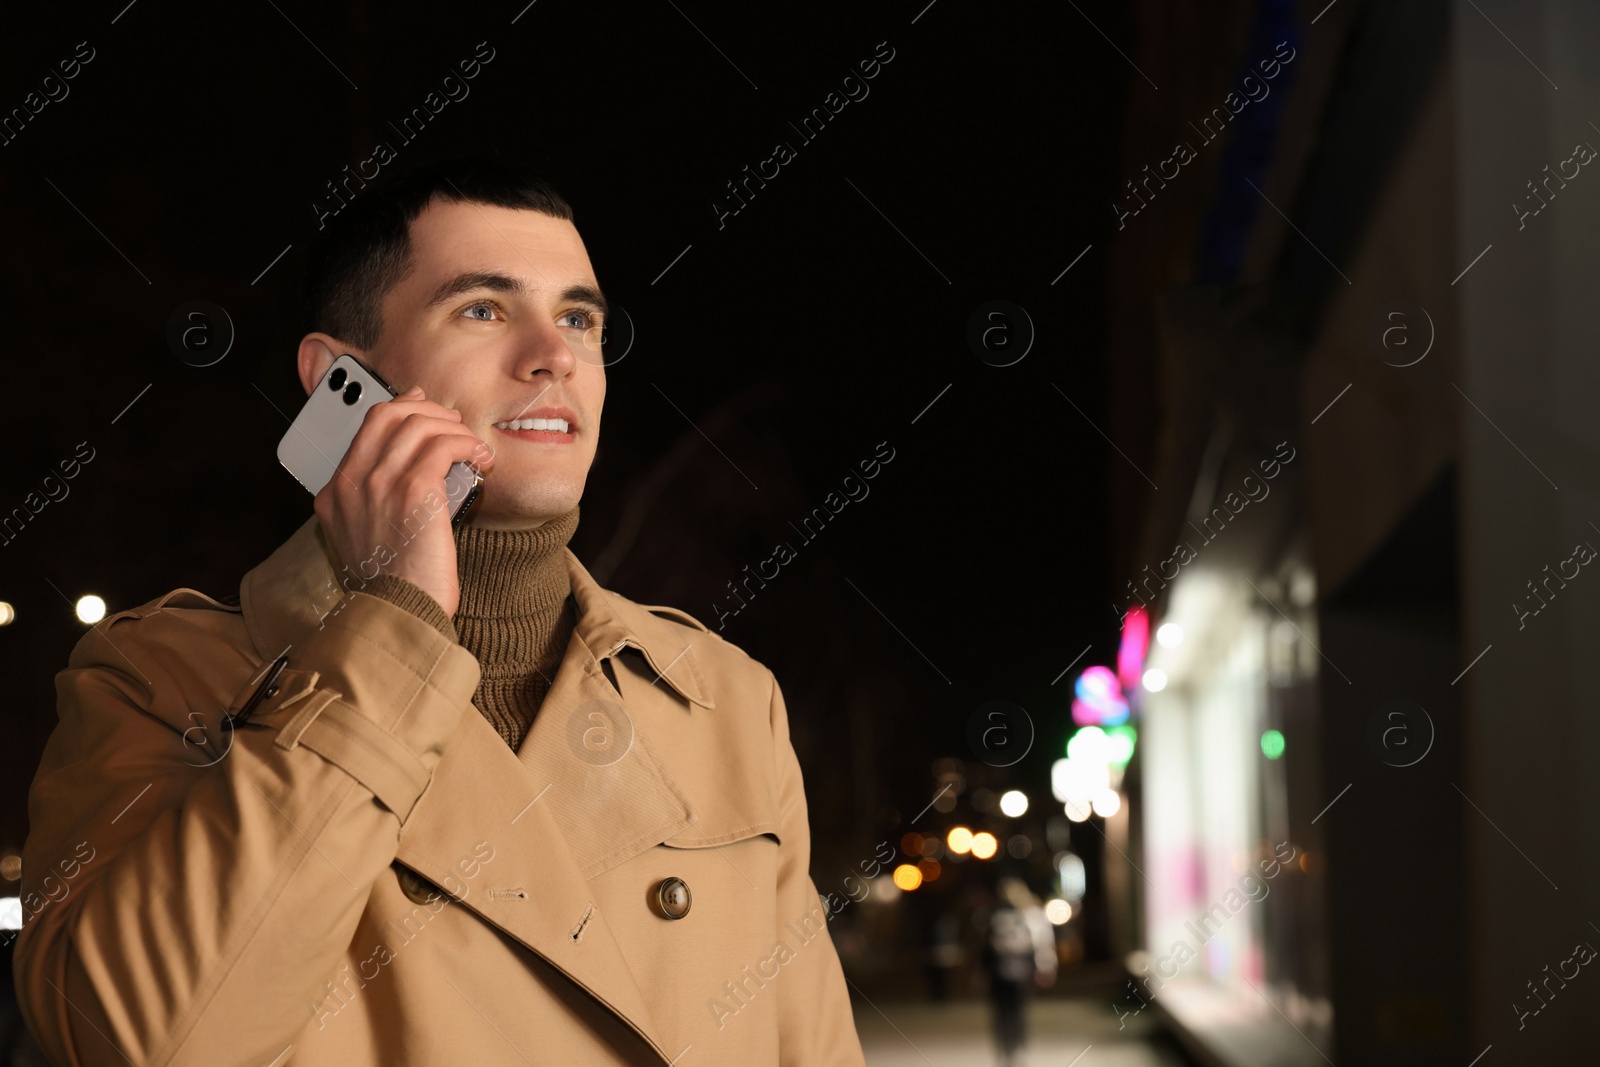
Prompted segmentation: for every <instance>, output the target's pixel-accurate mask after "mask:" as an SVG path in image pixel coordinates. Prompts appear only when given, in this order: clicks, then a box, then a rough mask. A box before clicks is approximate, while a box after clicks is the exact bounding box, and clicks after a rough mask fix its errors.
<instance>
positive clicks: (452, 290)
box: [423, 270, 611, 315]
mask: <svg viewBox="0 0 1600 1067" xmlns="http://www.w3.org/2000/svg"><path fill="white" fill-rule="evenodd" d="M477 289H488V290H491V291H492V292H497V293H509V294H511V295H513V296H520V297H530V296H532V295H533V292H532V290H530V289H529V288H528V287H527V286H526V285H524V284H523V282H522V279H520V278H515V277H513V276H511V275H509V274H504V273H502V272H500V271H492V270H471V271H463V272H461V273H460V274H457V275H456V276H455V277H453V278H448V279H446V280H445V281H443V282H441V283H440V284H439V287H438V288H437V289H435V290H434V291H433V295H432V296H431V297H429V298H428V302H427V303H426V304H424V305H423V306H424V307H426V308H432V307H437V306H438V305H440V304H443V303H445V302H447V301H449V300H450V299H451V298H452V297H457V296H460V295H462V294H463V293H470V292H473V291H474V290H477ZM558 301H559V302H561V303H568V302H575V303H584V304H591V305H593V306H594V307H596V308H598V309H599V310H600V312H601V314H602V315H604V314H608V313H609V312H610V310H611V305H610V303H609V302H608V301H607V300H606V297H605V294H604V293H602V292H601V291H600V290H599V289H597V288H595V287H594V286H592V285H583V284H579V285H570V286H568V287H567V288H566V289H565V290H563V291H562V293H561V295H560V297H558Z"/></svg>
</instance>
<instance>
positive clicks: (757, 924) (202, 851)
mask: <svg viewBox="0 0 1600 1067" xmlns="http://www.w3.org/2000/svg"><path fill="white" fill-rule="evenodd" d="M571 214H572V213H571V211H570V209H569V208H568V207H567V205H566V204H565V203H563V202H562V201H561V200H560V199H559V198H558V197H557V196H556V195H555V194H554V193H553V192H551V191H550V190H549V189H548V188H546V187H544V186H543V185H541V184H538V183H534V182H528V181H525V180H523V179H522V178H520V177H518V176H517V175H516V174H514V173H513V172H511V171H510V170H509V169H508V168H506V167H504V166H502V165H500V164H491V163H484V162H473V161H460V162H456V163H451V164H444V165H439V166H433V167H427V168H423V169H421V170H418V171H415V172H413V173H411V174H409V175H406V176H404V177H401V178H399V179H397V180H394V181H392V182H391V183H390V184H389V185H388V186H387V188H379V187H374V188H373V189H371V190H368V191H366V192H363V193H362V195H361V196H360V197H358V198H357V199H356V200H355V201H354V202H352V203H351V204H350V205H349V206H348V207H346V208H345V209H344V210H343V211H342V212H341V213H340V214H339V215H338V216H337V217H336V218H334V219H332V220H331V221H330V223H329V227H328V232H327V234H326V236H325V237H324V239H323V244H322V246H321V247H320V248H319V249H318V250H317V251H316V252H315V253H314V254H313V257H312V262H311V270H310V274H309V277H308V284H307V305H308V310H309V316H310V323H309V325H310V328H309V329H308V331H307V332H306V334H305V336H304V338H303V339H302V340H301V342H300V348H299V359H298V367H299V376H300V382H301V384H302V386H303V387H304V388H305V389H306V391H307V392H308V393H309V392H310V391H311V390H313V389H315V388H318V387H319V384H320V382H321V380H322V378H323V375H324V373H325V372H326V371H327V370H328V367H329V365H330V364H331V363H332V361H333V360H334V359H335V358H336V357H337V356H338V355H340V354H342V353H350V354H352V355H354V356H355V357H356V358H357V359H359V360H360V361H361V362H363V363H364V364H366V365H367V366H368V367H370V368H372V369H373V370H375V371H376V372H377V373H379V374H381V375H382V376H383V377H384V378H385V379H386V380H387V381H389V382H390V383H391V384H392V385H393V386H394V387H395V388H396V389H397V390H402V392H401V394H400V395H399V396H398V397H397V398H396V399H394V400H392V401H389V402H387V403H383V404H379V405H376V406H375V407H373V408H372V409H371V411H369V412H368V414H367V415H366V417H365V420H364V421H363V423H362V425H361V428H360V431H359V432H358V433H357V435H356V438H355V440H354V442H353V443H352V445H351V447H350V449H349V451H348V452H347V453H346V455H345V457H344V458H343V460H342V461H341V462H340V467H339V471H338V472H337V473H336V475H335V476H334V478H333V479H332V480H331V481H330V482H329V483H328V485H327V486H326V487H325V488H324V489H323V490H322V491H321V492H319V493H318V494H317V496H316V499H315V501H314V511H315V516H314V517H313V518H312V519H310V520H308V521H307V522H306V524H305V525H304V526H302V527H301V528H300V530H299V531H298V532H297V533H296V534H295V535H294V536H293V537H291V538H290V539H289V540H288V541H287V542H286V543H285V544H284V545H282V546H281V547H280V548H279V549H278V550H277V551H276V552H274V553H273V554H272V556H270V557H269V558H268V559H267V560H265V561H264V562H262V563H261V564H259V565H258V566H257V567H256V568H255V569H253V570H251V571H250V572H249V573H248V574H247V575H246V576H245V578H244V580H243V583H242V584H241V587H240V595H239V598H238V601H237V603H227V602H223V601H218V600H214V599H212V598H211V597H208V596H206V595H204V594H201V593H198V592H196V591H194V590H189V589H179V590H176V591H174V592H171V593H168V594H167V595H165V596H162V597H159V598H157V599H156V600H153V601H151V602H150V603H148V604H144V605H142V606H140V607H137V608H134V609H131V610H129V611H123V612H119V613H117V614H114V615H111V616H110V617H108V618H107V619H106V620H104V621H103V622H101V623H100V624H98V625H97V626H96V627H95V628H94V629H93V630H92V631H91V632H90V633H88V634H87V635H85V637H84V638H83V639H82V640H81V641H80V642H79V643H78V646H77V647H76V649H74V651H73V654H72V658H71V661H70V663H69V666H68V669H67V670H65V671H63V672H62V673H61V674H60V675H59V676H58V679H57V688H58V695H59V715H60V722H59V724H58V726H57V727H56V729H55V732H54V734H53V735H52V737H51V739H50V742H49V744H48V746H47V748H46V751H45V755H44V759H43V762H42V764H41V766H40V769H39V772H38V775H37V777H36V778H35V781H34V783H33V788H32V792H31V794H30V798H29V814H30V817H31V825H32V832H31V834H30V836H29V838H28V841H27V845H26V848H25V851H24V861H23V880H24V885H23V892H24V902H25V907H24V910H25V913H26V921H25V923H24V927H23V930H22V933H21V935H20V937H19V940H18V942H17V952H16V977H17V985H18V993H19V996H20V998H21V1002H22V1006H23V1011H24V1014H25V1016H26V1018H27V1021H28V1022H29V1024H30V1026H31V1027H32V1029H33V1031H34V1033H35V1034H36V1035H37V1037H38V1039H39V1041H40V1043H41V1044H42V1045H43V1047H44V1048H45V1050H46V1051H47V1052H48V1054H49V1055H50V1056H51V1058H52V1059H53V1060H54V1061H55V1062H56V1063H58V1064H72V1065H86V1067H87V1065H96V1067H98V1065H110V1064H120V1063H124V1062H127V1063H135V1064H141V1065H143V1064H174V1065H177V1064H183V1065H187V1064H196V1065H202V1064H203V1065H206V1067H215V1065H220V1064H258V1065H263V1067H264V1065H267V1064H273V1065H274V1067H320V1065H325V1064H326V1065H334V1064H337V1065H339V1067H356V1065H362V1064H371V1065H378V1064H382V1065H385V1067H394V1065H410V1064H418V1065H421V1064H461V1063H506V1064H510V1063H538V1064H547V1063H548V1064H561V1065H568V1064H608V1063H616V1064H663V1063H670V1064H681V1065H684V1067H694V1065H697V1064H729V1065H735V1064H736V1065H739V1067H745V1065H751V1064H780V1063H781V1064H819V1065H821V1064H827V1065H830V1067H831V1065H835V1064H859V1063H862V1055H861V1049H860V1045H859V1043H858V1041H857V1038H856V1034H855V1030H854V1027H853V1024H852V1020H851V1015H850V1003H849V997H848V993H847V990H846V986H845V982H844V977H843V974H842V972H841V970H840V967H839V962H838V958H837V956H836V954H835V952H834V949H833V946H832V944H831V942H830V940H829V937H828V932H827V927H826V912H825V911H824V909H823V907H822V905H821V903H820V901H819V899H818V896H817V892H816V889H815V887H814V886H813V884H812V882H811V879H810V877H809V874H808V873H807V863H808V857H809V851H810V838H809V831H808V827H807V823H806V805H805V797H804V793H803V790H802V783H801V777H800V769H799V765H798V763H797V762H796V759H795V755H794V751H793V748H792V747H791V745H790V742H789V734H788V720H787V716H786V711H785V708H784V703H783V698H782V695H781V693H780V691H779V689H778V686H777V684H776V682H775V681H774V679H773V677H772V675H771V674H770V672H768V671H767V670H766V668H764V667H762V666H761V665H760V664H759V663H756V662H755V661H753V660H751V659H750V658H748V657H747V656H746V655H745V654H744V653H742V652H740V651H739V650H738V649H736V648H734V647H733V646H732V645H729V644H727V643H725V642H724V641H722V640H721V639H720V638H719V637H718V636H717V635H715V634H713V633H710V632H708V631H707V629H706V628H705V627H704V626H703V625H701V624H700V623H699V622H697V621H695V620H694V619H692V618H690V617H689V616H687V615H685V614H682V613H681V612H677V611H674V610H672V609H669V608H658V607H648V606H642V605H639V604H635V603H633V602H631V601H629V600H627V599H624V598H623V597H621V596H619V595H617V594H615V593H612V592H609V591H607V590H604V589H601V588H600V587H599V586H598V585H597V584H596V583H595V581H594V579H593V578H591V577H590V576H589V574H588V572H587V571H586V570H585V569H584V568H583V566H582V565H581V564H580V563H579V562H578V560H577V559H576V557H574V556H573V555H572V553H571V552H570V551H568V550H567V548H566V545H567V542H568V540H569V539H570V538H571V536H572V532H573V529H574V528H575V526H576V524H577V517H578V510H577V509H578V501H579V498H580V496H581V495H582V492H583V486H584V483H585V480H586V477H587V474H588V470H589V466H590V463H591V462H592V461H593V459H594V455H595V447H596V444H597V442H598V439H599V431H600V413H601V408H602V405H603V402H604V400H605V389H606V379H605V370H604V364H603V360H602V359H601V356H600V352H601V349H600V346H599V336H600V329H601V328H602V327H603V325H604V321H605V314H606V301H605V298H604V296H603V295H602V294H601V291H600V287H599V285H598V283H597V282H596V280H595V276H594V271H593V269H592V267H591V266H590V264H589V259H588V255H587V253H586V252H585V249H584V245H583V242H582V241H581V240H580V239H579V236H578V232H577V230H576V229H575V228H574V226H573V224H572V221H571ZM456 462H466V463H472V464H475V465H477V466H478V467H479V468H480V469H481V470H482V471H483V472H484V474H485V476H486V477H485V482H484V491H483V494H482V497H481V499H480V500H479V501H478V504H477V505H476V509H475V511H474V512H473V513H472V515H471V518H470V520H469V522H468V523H466V524H465V525H463V526H461V527H460V529H459V530H456V531H452V526H451V523H450V519H449V514H448V510H447V509H445V508H443V507H442V506H441V502H442V500H443V498H444V480H445V475H446V473H447V472H448V471H449V469H450V467H451V465H452V464H454V463H456Z"/></svg>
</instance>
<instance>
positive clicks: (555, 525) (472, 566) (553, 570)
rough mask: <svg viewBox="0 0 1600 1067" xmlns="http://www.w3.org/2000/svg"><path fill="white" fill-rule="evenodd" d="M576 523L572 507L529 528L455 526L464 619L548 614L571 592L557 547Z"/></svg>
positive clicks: (459, 614) (569, 536) (569, 537)
mask: <svg viewBox="0 0 1600 1067" xmlns="http://www.w3.org/2000/svg"><path fill="white" fill-rule="evenodd" d="M577 528H578V509H577V508H573V509H572V510H571V511H569V512H567V513H566V514H565V515H562V516H560V517H558V518H555V519H551V520H550V521H548V522H546V523H545V524H544V525H543V526H540V527H538V528H536V529H532V530H488V529H483V528H480V527H477V526H473V525H472V524H471V523H468V524H467V525H465V526H463V527H461V528H460V529H458V530H457V531H456V570H457V574H458V576H459V578H460V582H461V604H460V606H459V607H458V608H457V609H456V616H455V617H456V620H457V623H458V625H459V623H460V621H461V620H464V619H507V618H524V619H526V618H528V617H530V616H531V617H534V618H539V619H548V618H551V617H552V616H554V615H555V614H557V613H558V612H559V611H560V609H561V607H562V605H563V604H564V603H565V601H566V599H567V596H568V595H569V594H570V593H571V592H572V579H571V576H570V575H569V574H568V572H567V563H566V555H565V552H564V551H563V550H564V549H565V548H566V547H567V542H569V541H571V540H572V534H573V532H574V531H575V530H577Z"/></svg>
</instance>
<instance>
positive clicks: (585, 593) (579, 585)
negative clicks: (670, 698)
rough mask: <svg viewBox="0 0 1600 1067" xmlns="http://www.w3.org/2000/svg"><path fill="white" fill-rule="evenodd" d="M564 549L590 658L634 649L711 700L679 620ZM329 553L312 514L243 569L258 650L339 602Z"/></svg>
mask: <svg viewBox="0 0 1600 1067" xmlns="http://www.w3.org/2000/svg"><path fill="white" fill-rule="evenodd" d="M562 551H563V553H564V554H565V556H566V561H567V572H568V574H569V575H570V576H571V578H572V593H573V597H574V598H575V599H576V600H577V603H578V623H577V630H576V633H577V635H578V637H579V638H581V639H582V641H583V643H584V644H585V645H586V646H588V648H589V649H591V650H592V651H593V653H594V655H595V657H596V658H597V659H606V658H608V657H610V656H615V655H617V654H619V653H620V652H621V651H622V649H624V648H633V649H636V650H638V651H639V652H641V653H642V654H643V655H644V658H645V660H646V661H647V662H648V663H649V664H650V668H651V670H653V671H654V672H655V673H656V675H657V677H658V678H659V679H661V680H663V681H665V682H666V683H667V685H668V686H670V687H671V688H672V689H673V690H674V691H675V692H677V694H678V695H679V696H681V697H683V698H684V699H685V700H687V701H689V702H690V703H692V704H698V705H699V706H701V707H703V708H711V707H714V706H715V702H714V699H713V697H712V695H711V691H710V689H709V688H708V687H707V686H706V684H705V674H704V670H703V664H702V663H701V662H700V660H699V656H698V655H697V653H696V652H695V648H694V646H695V644H697V642H696V641H694V640H686V639H685V638H684V637H683V636H682V634H683V630H682V628H681V627H678V626H674V625H673V624H672V623H669V622H667V621H666V620H665V619H663V618H661V617H660V616H658V615H654V614H652V613H651V612H650V610H649V609H648V608H646V607H644V606H642V605H639V604H636V603H634V602H633V601H631V600H629V599H627V598H626V597H623V596H619V595H618V594H616V593H613V592H611V591H610V590H608V589H603V588H601V586H600V583H599V582H597V581H595V579H594V577H593V576H592V575H591V574H590V573H589V571H588V569H587V568H586V567H584V565H583V564H582V563H580V562H578V557H577V556H575V555H573V554H572V550H571V549H563V550H562ZM331 558H332V553H331V552H330V551H329V550H328V544H327V540H326V538H325V536H324V534H323V531H322V525H321V523H320V522H318V520H317V518H316V516H312V517H311V518H309V519H307V520H306V521H305V523H304V524H302V525H301V527H300V528H299V529H298V530H296V531H295V533H294V535H293V536H292V537H290V538H289V539H288V540H287V541H285V542H284V543H283V544H282V545H280V546H279V547H278V548H277V550H276V551H274V552H273V553H272V555H270V556H268V557H267V558H266V559H265V560H263V561H262V562H261V563H260V564H258V565H257V566H256V567H255V568H254V569H252V570H251V571H250V572H249V573H248V574H246V575H245V576H244V580H243V582H242V583H241V585H240V589H239V602H240V605H241V607H242V608H243V610H244V618H245V625H246V626H247V627H248V629H249V633H250V640H251V642H252V643H253V644H254V645H255V649H256V654H257V655H258V656H260V657H261V658H263V659H271V658H273V657H276V656H278V655H279V654H280V653H282V652H283V651H284V650H285V649H288V648H292V647H293V646H294V645H296V644H298V643H300V642H301V641H303V640H305V639H306V638H307V637H309V636H310V635H311V633H312V632H313V631H315V630H316V629H317V628H318V626H319V625H320V623H321V621H322V618H323V616H325V615H326V614H328V613H329V612H330V611H334V610H336V609H337V608H338V606H339V601H340V598H341V596H343V595H346V594H344V593H343V590H341V588H340V585H339V576H338V575H337V574H336V573H335V571H334V569H333V565H332V563H330V562H329V560H330V559H331ZM345 580H346V581H350V582H351V584H352V585H354V586H355V587H356V590H357V591H358V592H359V589H360V587H359V582H358V580H356V579H353V578H351V577H350V576H349V575H348V574H347V575H346V576H345Z"/></svg>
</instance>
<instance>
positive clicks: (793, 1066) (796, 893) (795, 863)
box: [771, 680, 865, 1067]
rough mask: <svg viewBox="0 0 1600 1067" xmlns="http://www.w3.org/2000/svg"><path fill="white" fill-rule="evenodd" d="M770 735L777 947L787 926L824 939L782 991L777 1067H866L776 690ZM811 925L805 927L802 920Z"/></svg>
mask: <svg viewBox="0 0 1600 1067" xmlns="http://www.w3.org/2000/svg"><path fill="white" fill-rule="evenodd" d="M771 715H772V735H773V743H774V746H775V752H774V758H775V760H776V763H777V777H778V822H779V829H778V833H779V838H780V841H781V845H780V852H779V858H778V925H779V929H778V930H777V931H775V933H776V935H777V938H778V940H779V941H792V940H793V934H792V933H790V932H789V929H788V928H786V925H785V924H786V923H793V924H794V926H796V927H802V928H806V929H818V928H820V934H819V935H818V936H817V937H815V938H813V939H812V940H810V941H808V942H806V943H805V944H803V945H800V946H799V947H797V948H795V950H794V958H793V959H792V960H790V961H789V962H788V963H786V964H784V966H783V970H782V974H783V977H782V979H781V980H780V982H779V985H778V996H779V1008H778V1012H779V1018H778V1062H779V1063H780V1064H782V1065H783V1067H853V1065H857V1064H859V1065H862V1067H864V1065H865V1059H864V1058H863V1056H862V1052H861V1039H860V1038H859V1037H858V1036H857V1035H856V1024H855V1017H854V1015H853V1014H852V1012H851V1009H850V993H849V990H848V989H847V988H846V986H845V978H844V970H843V968H841V967H840V966H839V955H838V953H837V952H836V951H835V950H834V947H833V939H832V937H831V936H830V935H829V933H828V929H827V915H828V912H827V909H826V908H824V907H823V904H822V901H821V899H820V898H819V896H818V895H817V887H816V884H815V883H814V882H812V880H811V872H810V866H811V826H810V823H809V822H808V820H807V816H806V794H805V784H804V782H803V781H802V780H801V776H800V761H799V760H798V759H797V758H796V757H795V753H794V746H793V744H791V743H790V741H789V713H788V710H787V709H786V708H785V707H784V703H783V693H782V691H781V690H780V689H779V688H778V684H777V681H776V680H774V681H773V683H772V707H771ZM807 919H810V920H811V921H810V923H809V924H807V923H805V922H804V920H807Z"/></svg>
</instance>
